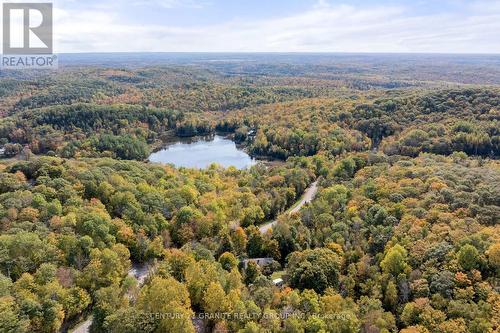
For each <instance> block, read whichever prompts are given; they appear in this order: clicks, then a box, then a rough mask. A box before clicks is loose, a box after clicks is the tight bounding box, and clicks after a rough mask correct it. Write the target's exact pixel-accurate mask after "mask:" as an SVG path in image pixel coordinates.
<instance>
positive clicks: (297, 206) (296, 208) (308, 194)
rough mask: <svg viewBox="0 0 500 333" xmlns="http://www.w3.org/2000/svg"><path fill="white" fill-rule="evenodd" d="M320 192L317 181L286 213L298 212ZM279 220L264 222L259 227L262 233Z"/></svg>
mask: <svg viewBox="0 0 500 333" xmlns="http://www.w3.org/2000/svg"><path fill="white" fill-rule="evenodd" d="M317 192H318V181H315V182H314V183H312V184H311V186H309V187H308V188H307V189H306V190H305V192H304V194H303V195H302V198H301V199H300V200H299V201H298V202H297V203H296V204H295V206H293V207H292V208H291V209H289V210H288V211H287V212H286V213H285V214H292V213H296V212H298V211H299V210H300V209H301V208H302V206H304V205H305V204H306V203H308V202H311V201H312V199H314V196H315V195H316V193H317ZM276 222H278V220H274V221H271V222H268V223H266V224H263V225H261V226H260V227H259V230H260V232H261V233H262V234H265V233H266V232H267V231H268V230H269V229H271V228H272V227H273V225H275V224H276Z"/></svg>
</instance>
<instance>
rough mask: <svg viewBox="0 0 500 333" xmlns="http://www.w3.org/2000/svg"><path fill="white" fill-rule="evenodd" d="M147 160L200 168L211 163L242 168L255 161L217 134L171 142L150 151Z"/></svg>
mask: <svg viewBox="0 0 500 333" xmlns="http://www.w3.org/2000/svg"><path fill="white" fill-rule="evenodd" d="M149 161H151V162H154V163H164V164H169V163H171V164H174V165H175V166H178V167H188V168H200V169H201V168H206V167H207V166H209V165H210V164H212V163H217V164H220V165H222V166H224V167H229V166H234V167H236V168H238V169H244V168H247V167H250V166H252V165H254V164H255V163H256V160H255V159H253V158H252V157H250V155H248V154H247V153H246V152H244V151H243V150H241V149H239V148H238V147H236V144H235V143H234V142H233V141H231V140H229V139H227V138H224V137H222V136H219V135H215V136H213V137H201V138H196V139H195V140H191V139H190V140H181V141H178V142H175V143H172V144H170V145H168V146H167V147H165V148H163V149H161V150H159V151H157V152H154V153H152V154H151V155H150V156H149Z"/></svg>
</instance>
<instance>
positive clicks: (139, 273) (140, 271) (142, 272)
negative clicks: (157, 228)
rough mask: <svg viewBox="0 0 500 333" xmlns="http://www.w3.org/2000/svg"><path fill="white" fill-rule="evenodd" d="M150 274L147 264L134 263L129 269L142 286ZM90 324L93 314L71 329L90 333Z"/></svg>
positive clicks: (79, 332)
mask: <svg viewBox="0 0 500 333" xmlns="http://www.w3.org/2000/svg"><path fill="white" fill-rule="evenodd" d="M148 274H149V266H148V265H147V264H132V268H131V269H130V270H129V271H128V275H129V276H133V277H135V278H136V279H137V281H138V282H139V285H140V286H142V285H143V284H144V282H145V281H146V278H147V276H148ZM90 325H92V316H89V317H88V318H87V319H86V320H85V321H84V322H82V323H80V324H79V325H78V326H76V327H75V328H74V329H73V330H70V332H71V333H88V332H89V329H90Z"/></svg>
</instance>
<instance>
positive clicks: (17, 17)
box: [3, 3, 53, 54]
mask: <svg viewBox="0 0 500 333" xmlns="http://www.w3.org/2000/svg"><path fill="white" fill-rule="evenodd" d="M52 46H53V44H52V3H4V4H3V54H51V53H52Z"/></svg>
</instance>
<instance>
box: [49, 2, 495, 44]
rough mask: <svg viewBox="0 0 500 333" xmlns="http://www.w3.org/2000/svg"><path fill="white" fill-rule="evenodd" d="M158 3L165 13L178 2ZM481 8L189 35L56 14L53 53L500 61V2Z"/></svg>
mask: <svg viewBox="0 0 500 333" xmlns="http://www.w3.org/2000/svg"><path fill="white" fill-rule="evenodd" d="M160 1H161V2H163V4H164V5H168V4H172V5H173V4H174V3H177V2H180V0H160ZM188 2H190V1H188ZM188 2H185V1H184V4H187V3H188ZM480 2H481V1H477V2H476V5H475V6H473V5H471V6H468V7H467V8H468V11H463V12H451V13H445V14H437V13H436V14H427V15H415V14H413V13H412V11H411V10H410V9H409V8H406V7H404V6H387V5H386V6H351V5H332V4H330V3H328V2H326V1H325V0H321V1H319V2H318V3H316V5H313V6H311V8H310V9H309V10H307V11H305V12H302V13H298V14H295V15H289V16H286V17H277V18H272V19H266V20H259V19H257V20H236V19H229V20H227V21H225V22H221V23H218V24H211V25H199V26H194V27H185V26H176V25H169V24H147V23H145V24H140V25H139V24H128V23H127V19H126V18H124V17H119V16H118V15H111V16H110V15H109V14H108V13H102V12H100V11H98V10H94V11H87V12H81V11H78V12H76V11H72V10H71V9H59V10H58V11H57V12H56V13H55V20H56V21H55V29H56V33H57V35H56V49H57V50H58V51H59V52H110V51H123V52H125V51H137V52H160V51H166V52H168V51H186V52H190V51H214V52H229V51H236V52H237V51H246V52H251V51H256V52H259V51H264V52H441V53H462V52H463V53H500V37H499V34H498V31H500V10H497V9H495V8H496V5H497V4H498V3H500V2H499V1H491V2H489V1H488V3H489V4H490V7H489V10H487V11H485V10H484V8H485V7H484V6H483V5H481V4H480ZM193 3H194V2H193ZM492 3H494V6H492V5H491V4H492Z"/></svg>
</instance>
